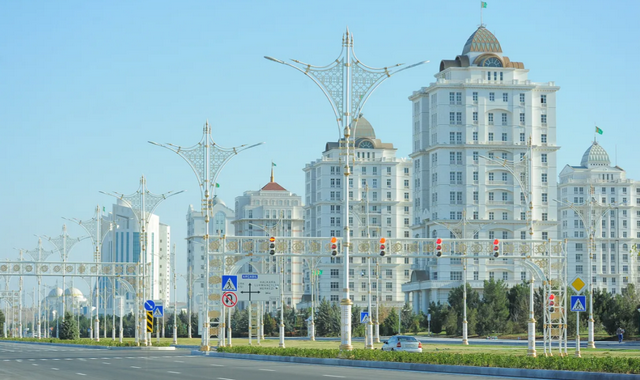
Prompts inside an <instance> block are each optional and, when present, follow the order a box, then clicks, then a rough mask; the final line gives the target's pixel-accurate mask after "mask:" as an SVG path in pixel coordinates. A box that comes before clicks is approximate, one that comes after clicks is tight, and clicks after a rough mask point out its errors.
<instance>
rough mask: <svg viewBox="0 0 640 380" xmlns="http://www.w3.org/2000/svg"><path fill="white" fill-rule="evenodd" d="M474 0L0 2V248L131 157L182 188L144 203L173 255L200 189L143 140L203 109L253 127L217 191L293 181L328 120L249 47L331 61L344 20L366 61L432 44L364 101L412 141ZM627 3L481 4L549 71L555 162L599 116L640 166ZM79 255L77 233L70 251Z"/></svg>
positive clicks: (140, 169) (538, 70) (508, 37)
mask: <svg viewBox="0 0 640 380" xmlns="http://www.w3.org/2000/svg"><path fill="white" fill-rule="evenodd" d="M479 3H480V1H477V0H469V1H467V0H456V1H445V2H443V1H430V0H429V1H426V0H422V1H402V0H400V1H395V2H388V1H375V0H370V1H352V2H345V1H333V0H330V1H322V2H319V1H317V2H307V1H284V0H283V1H245V0H237V1H180V2H169V1H135V2H131V1H109V2H89V1H4V2H1V3H0V35H1V36H2V38H0V89H1V90H0V141H1V142H2V143H3V146H2V149H1V150H0V159H1V160H2V161H1V164H2V165H0V178H1V179H2V186H1V187H0V189H1V190H0V191H1V195H2V196H1V197H0V210H2V211H3V216H4V217H3V218H2V220H0V258H7V259H15V258H17V256H18V252H17V251H16V250H14V248H18V249H19V248H24V249H33V248H35V247H36V245H37V238H36V237H35V236H34V234H38V235H49V236H57V235H59V234H60V233H61V227H62V224H63V223H64V222H65V221H64V220H63V219H62V218H61V217H68V218H79V219H88V218H90V217H92V215H93V210H94V208H95V206H96V205H97V204H100V205H101V206H102V205H106V206H107V209H109V208H110V207H109V206H110V205H111V203H112V202H113V199H112V198H111V197H108V196H106V195H103V194H100V193H99V191H100V190H102V191H109V192H111V191H116V192H119V193H125V194H130V193H133V192H134V191H136V190H137V188H138V182H139V179H140V176H141V175H143V174H144V175H145V176H146V177H147V183H148V188H149V189H150V190H151V191H152V192H154V193H165V192H167V191H170V190H174V191H177V190H187V191H186V192H185V193H183V194H180V195H177V196H176V197H173V198H170V199H169V200H167V201H165V202H164V203H162V204H161V205H160V206H159V208H158V209H157V214H158V215H160V218H161V221H162V222H163V223H167V224H169V225H171V228H172V239H173V242H175V243H176V244H177V251H178V262H179V266H178V269H179V270H180V271H184V270H185V268H186V264H185V261H186V260H185V250H186V244H185V240H184V238H185V237H186V222H185V215H186V211H187V208H188V206H189V204H194V205H195V206H196V207H197V205H198V203H199V198H200V192H199V189H198V186H197V182H196V180H195V176H194V175H193V173H192V172H191V170H190V169H189V167H188V166H187V165H186V163H185V162H183V161H182V159H181V158H180V157H178V156H177V155H176V154H174V153H171V152H169V151H167V150H165V149H162V148H159V147H155V146H152V145H150V144H148V143H147V141H148V140H153V141H157V142H170V143H173V144H177V145H182V146H191V145H193V144H195V143H197V142H198V141H199V139H200V137H201V133H202V125H203V124H204V122H205V121H206V120H207V119H208V120H209V122H210V123H211V124H212V126H213V136H214V139H215V141H216V142H217V143H218V144H220V145H221V146H225V147H231V146H237V145H241V144H250V143H256V142H263V141H264V142H266V144H265V145H262V146H260V147H257V148H254V149H251V150H248V151H246V152H243V153H241V154H240V155H238V156H237V157H235V158H233V159H232V160H231V161H230V163H229V164H228V165H227V166H226V167H225V169H224V170H223V171H222V173H221V174H220V177H219V178H218V182H219V183H220V184H221V187H220V188H219V189H218V195H219V196H220V198H221V199H222V200H223V201H224V202H226V203H227V204H228V205H229V206H231V207H232V208H233V205H234V199H235V197H236V196H238V195H241V194H242V192H243V191H247V190H257V189H259V188H261V187H262V186H263V185H264V184H266V183H267V182H268V181H269V171H270V163H271V161H272V160H273V161H274V162H275V163H276V164H277V167H276V174H275V175H276V181H277V182H278V183H280V184H281V185H282V186H284V187H285V188H286V189H288V190H290V191H293V192H295V193H297V194H298V195H300V196H304V173H303V172H302V168H303V167H304V165H305V164H307V163H309V162H311V161H313V160H315V159H317V158H319V157H320V155H321V152H322V150H323V149H324V145H325V143H326V142H327V141H335V140H337V138H338V132H337V128H336V124H335V119H334V117H333V113H332V112H331V109H330V107H329V104H328V102H327V101H326V99H325V98H324V96H323V95H322V93H321V92H320V91H319V90H318V89H317V88H316V87H315V85H314V84H313V83H312V82H311V81H310V80H309V79H308V78H305V77H304V76H303V75H301V74H300V73H297V72H295V71H294V70H292V69H290V68H287V67H285V66H282V65H278V64H275V63H273V62H270V61H267V60H265V59H264V58H263V56H264V55H269V56H273V57H277V58H280V59H289V58H295V59H299V60H302V61H304V62H308V63H312V64H316V65H325V64H328V63H330V62H331V61H332V60H333V59H334V58H336V56H337V55H338V54H339V52H340V43H341V38H342V34H343V33H344V31H345V29H346V27H347V26H348V27H349V29H350V30H351V32H352V33H353V34H354V36H355V50H356V54H357V55H358V58H359V59H361V60H362V61H363V62H364V63H365V64H367V65H369V66H374V67H382V66H388V65H392V64H395V63H401V62H404V63H407V64H410V63H414V62H419V61H423V60H430V61H431V63H429V64H425V65H422V66H420V67H417V68H414V69H411V70H407V71H405V72H402V73H400V74H398V75H397V76H394V77H392V78H391V79H389V80H388V81H387V82H385V83H384V84H382V85H381V86H380V87H379V88H378V89H377V90H376V92H375V93H374V94H373V96H372V97H371V98H370V100H369V102H368V103H367V106H366V107H365V109H364V114H365V117H366V118H367V119H368V120H369V121H370V122H371V124H372V125H373V127H374V128H375V131H376V134H377V137H378V138H380V139H382V140H383V141H385V142H392V143H393V144H394V145H395V147H396V148H398V156H400V157H408V155H409V153H410V149H411V104H410V102H409V101H408V100H407V97H408V96H409V95H411V93H412V91H415V90H419V89H420V88H421V87H424V86H428V85H429V83H431V82H433V80H434V79H433V75H434V74H435V73H436V72H437V71H438V66H439V63H440V60H442V59H453V58H455V56H456V55H458V54H460V53H461V51H462V47H463V46H464V43H465V42H466V40H467V38H468V37H469V36H470V35H471V34H472V33H473V32H474V30H475V29H476V28H477V26H478V24H479V23H480V4H479ZM638 14H640V2H636V1H613V2H601V1H599V2H596V1H581V2H574V1H571V2H569V1H546V0H538V1H506V0H502V1H498V0H493V1H492V0H489V1H488V7H487V9H485V10H484V19H483V21H484V23H485V24H486V26H487V28H488V29H489V30H490V31H491V32H492V33H494V34H495V36H496V37H497V38H498V40H499V41H500V43H501V45H502V49H503V51H504V54H505V55H507V56H508V57H509V58H510V59H511V60H512V61H518V62H524V64H525V67H526V68H527V69H529V70H530V73H529V78H530V79H531V80H532V81H536V82H547V81H555V83H556V84H557V85H559V86H560V87H561V89H560V91H559V93H558V100H557V107H558V108H557V114H558V118H557V127H558V128H557V139H558V145H560V146H561V147H562V148H561V149H560V151H559V153H558V170H561V169H562V167H563V166H564V165H565V164H572V165H576V164H579V162H580V159H581V157H582V154H583V152H584V151H585V150H586V149H587V148H588V146H589V145H590V143H591V141H592V140H593V130H594V126H595V125H596V124H597V125H598V126H599V127H600V128H601V129H603V130H604V135H602V136H601V137H599V141H600V142H601V144H602V146H603V147H604V148H605V149H606V150H607V151H608V152H609V155H610V156H611V159H612V161H614V162H615V161H616V157H617V163H618V165H619V166H621V167H622V168H624V169H626V170H627V174H628V177H629V178H633V179H638V180H640V167H639V166H638V165H637V159H636V158H635V157H634V156H633V154H634V151H635V148H634V147H635V146H637V141H638V137H639V135H640V133H639V132H637V126H638V122H637V121H636V118H635V117H634V116H633V112H635V111H636V110H637V109H638V107H639V106H640V95H639V94H640V92H638V91H637V88H636V87H637V86H636V85H635V83H636V81H635V76H636V73H637V62H639V61H640V43H639V42H638V41H639V40H638V36H639V35H640V26H639V24H638V22H637V15H638ZM616 151H617V154H616ZM68 228H69V234H70V235H71V236H73V237H76V236H80V235H81V234H83V230H82V229H81V228H80V227H78V226H76V225H69V226H68ZM45 247H47V246H46V245H45ZM90 258H91V246H90V244H89V243H88V242H83V243H81V244H79V245H78V246H77V247H76V248H75V249H74V250H73V251H72V252H71V255H70V260H74V261H76V260H77V261H81V260H90ZM50 283H52V281H50ZM15 284H17V280H15V279H14V280H12V286H13V285H15Z"/></svg>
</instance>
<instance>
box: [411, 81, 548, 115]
mask: <svg viewBox="0 0 640 380" xmlns="http://www.w3.org/2000/svg"><path fill="white" fill-rule="evenodd" d="M498 74H499V77H500V80H502V78H503V76H502V74H503V73H502V72H499V73H498V72H493V75H494V80H498ZM487 79H488V80H491V72H487ZM436 95H437V94H434V95H432V96H431V100H432V103H433V100H434V99H437V98H436ZM471 98H472V99H473V103H474V104H477V103H478V92H476V91H474V92H473V93H472V94H471ZM518 100H519V101H520V104H524V102H525V94H524V93H520V94H519V96H518ZM489 101H490V102H495V101H496V93H495V92H489ZM502 101H503V102H505V103H507V102H509V93H508V92H503V93H502ZM416 104H418V103H416ZM449 104H451V105H462V92H449ZM540 104H542V105H545V106H546V104H547V95H546V94H540ZM415 111H416V114H417V109H416V110H415Z"/></svg>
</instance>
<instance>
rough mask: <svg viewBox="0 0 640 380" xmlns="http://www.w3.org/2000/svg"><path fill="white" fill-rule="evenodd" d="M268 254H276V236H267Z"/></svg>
mask: <svg viewBox="0 0 640 380" xmlns="http://www.w3.org/2000/svg"><path fill="white" fill-rule="evenodd" d="M269 254H270V255H275V254H276V238H275V237H273V236H271V237H270V238H269Z"/></svg>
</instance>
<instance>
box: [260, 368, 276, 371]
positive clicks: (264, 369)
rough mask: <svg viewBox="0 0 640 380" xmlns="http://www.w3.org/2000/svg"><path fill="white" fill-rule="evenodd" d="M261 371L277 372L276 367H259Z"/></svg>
mask: <svg viewBox="0 0 640 380" xmlns="http://www.w3.org/2000/svg"><path fill="white" fill-rule="evenodd" d="M259 371H269V372H275V369H266V368H261V369H259Z"/></svg>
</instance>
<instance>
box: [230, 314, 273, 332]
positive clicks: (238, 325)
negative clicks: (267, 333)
mask: <svg viewBox="0 0 640 380" xmlns="http://www.w3.org/2000/svg"><path fill="white" fill-rule="evenodd" d="M265 329H266V328H265ZM231 331H232V333H233V336H235V337H241V336H247V335H248V331H249V310H248V309H244V310H236V311H235V312H234V313H233V315H232V316H231Z"/></svg>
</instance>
